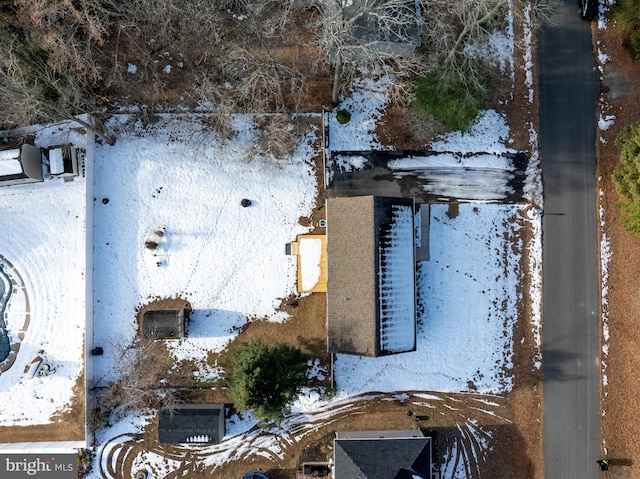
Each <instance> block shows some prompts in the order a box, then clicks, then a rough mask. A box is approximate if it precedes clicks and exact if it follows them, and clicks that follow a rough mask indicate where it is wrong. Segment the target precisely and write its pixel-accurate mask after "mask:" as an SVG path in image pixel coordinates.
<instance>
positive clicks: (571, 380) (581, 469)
mask: <svg viewBox="0 0 640 479" xmlns="http://www.w3.org/2000/svg"><path fill="white" fill-rule="evenodd" d="M558 20H559V21H558V23H557V24H556V25H555V26H553V27H547V28H544V29H543V30H542V31H541V32H539V36H538V75H539V99H540V157H541V161H542V170H543V180H544V193H545V200H544V213H545V214H544V221H543V230H544V243H543V255H544V329H543V360H544V454H545V477H548V478H567V479H574V478H581V479H590V478H594V479H595V478H596V477H599V476H600V474H601V472H600V470H599V468H598V466H597V464H596V460H597V459H599V456H600V426H599V424H600V407H599V383H600V370H599V353H600V347H599V337H600V335H599V332H600V286H599V268H598V241H597V229H598V227H597V217H596V212H597V210H596V190H595V188H596V186H595V166H596V158H595V142H596V98H597V94H598V75H597V72H596V70H595V59H594V55H593V51H592V50H593V48H592V44H591V30H590V28H591V25H590V24H589V22H585V21H582V20H581V19H580V17H579V16H578V14H577V8H576V2H575V0H565V1H564V3H563V5H562V7H561V11H560V18H559V19H558Z"/></svg>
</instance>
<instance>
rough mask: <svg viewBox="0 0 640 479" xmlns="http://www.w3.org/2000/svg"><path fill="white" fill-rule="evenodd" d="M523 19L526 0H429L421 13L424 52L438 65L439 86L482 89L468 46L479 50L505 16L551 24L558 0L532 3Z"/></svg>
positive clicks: (482, 80) (480, 71)
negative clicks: (451, 83) (462, 85)
mask: <svg viewBox="0 0 640 479" xmlns="http://www.w3.org/2000/svg"><path fill="white" fill-rule="evenodd" d="M530 5H531V13H532V14H531V15H530V17H531V18H529V19H527V18H525V8H527V1H526V0H461V1H457V2H451V1H448V0H432V1H430V2H428V4H427V5H426V8H425V10H424V12H423V17H424V19H425V25H424V36H423V38H424V43H425V49H426V50H427V51H428V52H429V54H431V55H432V56H433V57H434V58H435V61H436V63H437V64H438V65H439V66H440V69H439V71H440V73H441V75H442V79H441V80H442V83H443V84H448V83H450V82H452V81H455V82H459V83H462V84H468V85H470V87H472V88H474V89H477V90H484V89H485V88H486V83H485V69H484V65H483V64H482V59H480V58H477V57H475V56H472V55H469V54H468V52H466V51H465V50H466V49H467V48H468V47H469V46H474V47H477V48H480V49H482V48H483V47H485V46H486V45H487V44H488V42H489V39H490V38H491V35H492V34H493V33H494V31H495V30H497V29H501V28H504V26H505V23H506V18H507V14H510V15H511V18H512V19H513V21H514V22H516V23H520V24H522V23H523V22H525V21H530V22H534V25H540V24H542V23H545V22H549V21H552V19H553V16H554V15H555V12H556V11H557V7H558V5H559V0H533V1H532V2H531V3H530Z"/></svg>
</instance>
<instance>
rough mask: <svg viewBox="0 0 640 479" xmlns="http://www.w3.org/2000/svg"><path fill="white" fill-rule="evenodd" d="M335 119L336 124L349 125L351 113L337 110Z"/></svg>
mask: <svg viewBox="0 0 640 479" xmlns="http://www.w3.org/2000/svg"><path fill="white" fill-rule="evenodd" d="M336 119H337V120H338V123H340V124H341V125H344V124H345V123H349V120H351V113H349V112H348V111H347V110H338V112H337V113H336Z"/></svg>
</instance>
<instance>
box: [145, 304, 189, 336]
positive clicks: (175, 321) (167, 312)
mask: <svg viewBox="0 0 640 479" xmlns="http://www.w3.org/2000/svg"><path fill="white" fill-rule="evenodd" d="M184 320H185V310H184V308H182V309H156V310H148V311H145V312H144V315H143V316H142V334H143V335H144V337H145V338H146V339H178V338H184V335H185V329H184Z"/></svg>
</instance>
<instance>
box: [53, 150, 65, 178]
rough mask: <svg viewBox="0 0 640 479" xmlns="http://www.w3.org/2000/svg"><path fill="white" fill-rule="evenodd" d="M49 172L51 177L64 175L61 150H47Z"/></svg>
mask: <svg viewBox="0 0 640 479" xmlns="http://www.w3.org/2000/svg"><path fill="white" fill-rule="evenodd" d="M49 170H50V171H51V174H52V175H59V174H60V173H64V160H63V158H62V148H54V149H53V150H49Z"/></svg>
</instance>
